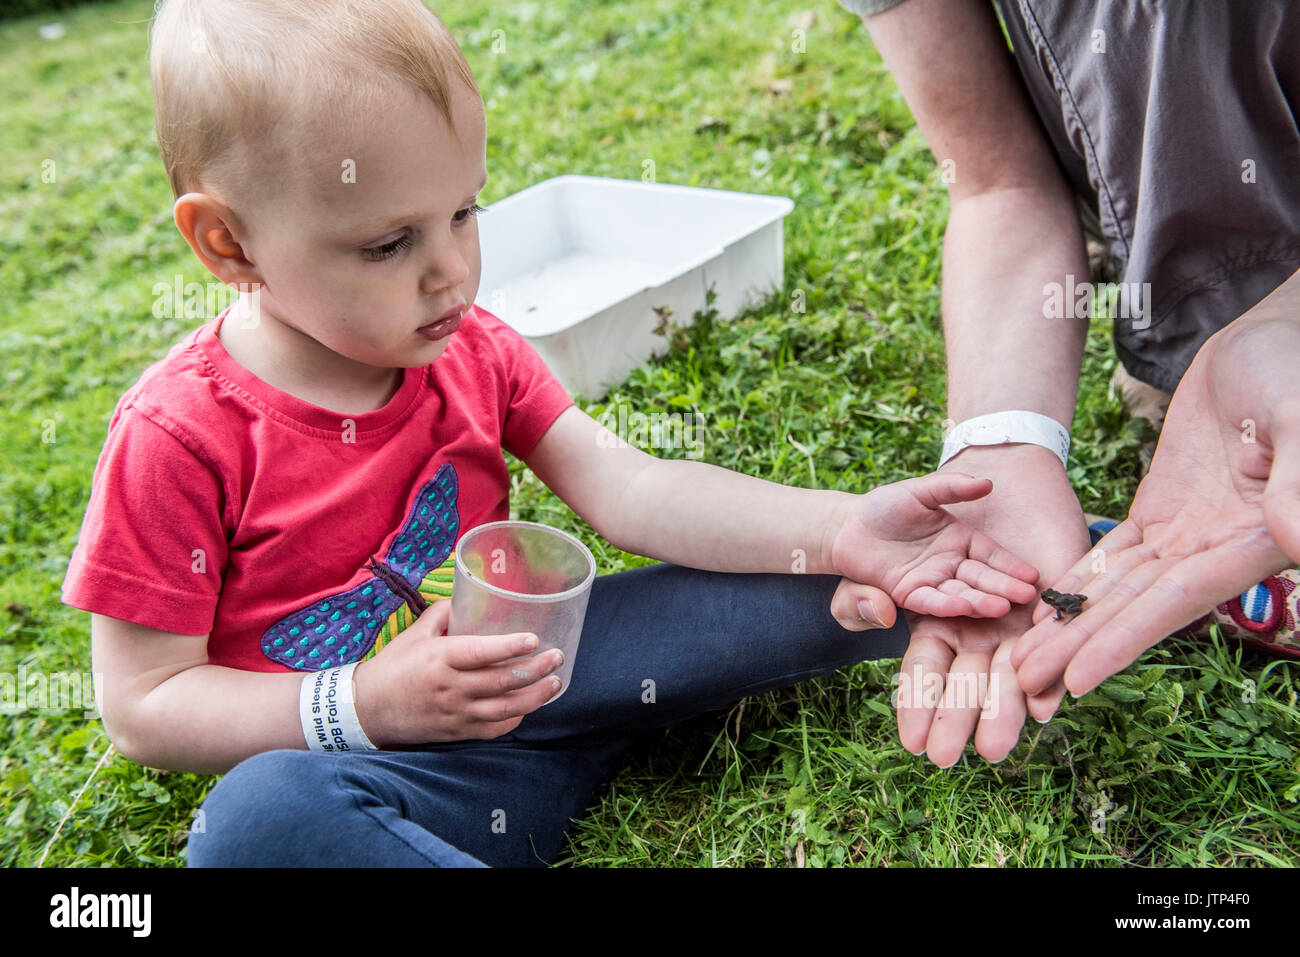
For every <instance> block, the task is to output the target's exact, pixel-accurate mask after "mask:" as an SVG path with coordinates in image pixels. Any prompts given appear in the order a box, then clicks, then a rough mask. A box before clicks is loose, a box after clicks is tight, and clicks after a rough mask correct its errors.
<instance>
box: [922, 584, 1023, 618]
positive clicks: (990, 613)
mask: <svg viewBox="0 0 1300 957" xmlns="http://www.w3.org/2000/svg"><path fill="white" fill-rule="evenodd" d="M939 591H941V592H943V593H944V594H945V595H951V596H953V597H954V598H960V599H962V600H963V601H965V602H966V603H967V604H969V605H970V607H971V610H970V611H969V612H967V613H966V615H967V617H969V618H1001V617H1002V616H1003V615H1005V614H1006V613H1007V612H1009V611H1010V610H1011V602H1009V601H1008V600H1007V599H1005V598H1003V597H1001V596H999V595H990V594H989V593H988V592H984V591H980V590H979V589H978V588H972V587H971V586H970V585H968V584H966V583H965V582H963V581H959V580H958V579H956V578H950V579H948V581H946V582H942V583H941V584H940V585H939Z"/></svg>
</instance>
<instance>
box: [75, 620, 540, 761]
mask: <svg viewBox="0 0 1300 957" xmlns="http://www.w3.org/2000/svg"><path fill="white" fill-rule="evenodd" d="M450 606H451V603H450V602H446V601H439V602H435V603H434V604H433V605H431V606H430V607H429V608H428V609H427V610H426V611H425V613H424V614H423V615H421V616H420V618H419V619H418V620H417V621H415V622H414V623H413V624H412V625H411V626H410V627H409V628H407V629H406V630H405V631H403V632H402V633H401V634H399V635H398V636H397V637H396V638H394V639H393V640H392V641H391V642H390V643H389V644H388V645H387V646H385V648H384V650H383V652H382V653H381V654H378V655H376V656H375V657H374V658H372V659H370V660H369V661H365V662H363V663H362V664H361V665H360V666H358V667H357V669H356V671H355V672H354V673H353V681H354V683H355V686H356V708H357V717H358V719H359V720H360V722H361V727H362V729H363V730H364V731H365V732H366V736H367V737H368V738H370V740H371V741H372V742H373V743H374V744H375V745H376V746H378V747H381V748H383V747H385V746H394V747H400V746H401V745H404V744H420V743H424V742H431V741H460V740H466V739H471V738H494V737H497V736H499V735H502V734H505V733H506V732H508V731H511V730H513V729H514V728H515V726H517V725H518V724H519V722H520V721H521V720H522V717H523V715H525V714H528V713H529V712H531V711H534V710H536V709H537V708H540V707H541V706H542V705H543V704H545V703H546V702H547V701H549V700H550V699H551V698H552V697H553V696H554V695H555V694H556V692H557V691H558V690H559V689H558V687H557V685H558V680H559V679H549V678H547V677H546V676H547V675H549V674H550V673H551V672H552V671H554V670H555V669H556V668H557V667H559V661H562V660H563V659H558V660H557V656H558V652H554V651H548V652H544V653H542V654H540V655H534V656H533V657H531V658H522V659H519V660H515V661H511V662H510V664H509V665H508V666H507V665H505V664H503V663H502V662H504V661H505V660H506V659H510V658H514V657H515V656H517V655H525V654H528V652H529V651H531V650H532V649H533V648H535V647H536V638H535V637H533V636H523V635H501V636H491V637H488V636H483V637H477V636H465V635H457V636H455V637H453V638H444V637H439V636H440V635H441V634H442V632H443V631H444V630H445V629H446V625H447V618H448V616H449V614H450ZM528 637H531V638H532V641H531V645H530V644H529V642H528V640H527V638H528ZM207 640H208V639H207V636H206V635H178V634H171V633H169V632H164V631H158V630H155V629H153V628H145V627H143V626H141V625H136V624H132V623H131V622H126V621H121V620H119V619H117V618H108V617H105V616H103V615H93V616H92V619H91V657H92V661H93V664H92V666H91V667H92V670H94V671H95V672H98V673H100V674H101V675H102V676H103V680H102V681H101V682H100V686H99V698H100V700H99V701H98V702H97V704H98V706H99V710H100V715H101V717H102V718H103V721H104V729H105V731H107V732H108V736H109V739H110V740H111V741H112V742H113V744H114V746H115V747H116V748H117V750H119V751H120V752H122V754H124V755H125V756H126V757H128V758H130V759H131V760H132V761H135V762H137V763H138V764H144V765H148V766H150V767H155V768H166V769H169V770H177V771H191V772H195V773H199V774H220V773H224V772H225V771H228V770H230V769H231V768H232V767H234V766H235V765H236V764H238V763H239V762H240V761H242V760H244V759H245V758H247V757H250V756H252V755H254V754H258V753H260V752H262V751H270V750H274V749H276V748H296V749H298V750H306V748H307V743H306V741H305V740H304V738H303V733H302V722H301V719H300V717H299V714H298V693H299V689H300V688H301V686H302V681H303V675H302V674H263V673H258V672H252V671H239V670H237V669H234V668H226V667H222V666H220V665H212V664H208V662H207Z"/></svg>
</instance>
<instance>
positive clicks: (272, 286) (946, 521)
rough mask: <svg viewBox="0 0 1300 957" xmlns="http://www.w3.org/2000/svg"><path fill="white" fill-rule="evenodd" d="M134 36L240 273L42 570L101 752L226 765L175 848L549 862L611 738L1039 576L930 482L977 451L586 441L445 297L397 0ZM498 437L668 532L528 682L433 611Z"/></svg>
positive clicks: (290, 8)
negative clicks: (916, 474) (847, 454)
mask: <svg viewBox="0 0 1300 957" xmlns="http://www.w3.org/2000/svg"><path fill="white" fill-rule="evenodd" d="M151 65H152V74H153V83H154V93H155V99H156V118H157V130H158V142H159V147H160V149H161V152H162V156H163V160H164V164H165V166H166V170H167V174H168V176H169V178H170V180H171V185H172V189H173V192H174V194H175V196H176V202H175V206H174V217H175V221H176V225H177V227H178V228H179V230H180V232H181V234H182V235H183V236H184V237H185V240H186V241H187V242H188V243H189V245H190V247H191V248H192V249H193V251H194V253H195V255H196V256H197V257H198V258H199V260H200V261H201V262H202V263H203V265H204V266H205V267H206V268H207V269H208V270H209V271H211V273H212V274H213V275H214V276H216V277H217V278H218V279H220V280H221V281H222V282H224V283H227V284H229V285H231V286H234V287H238V288H240V289H242V290H248V291H249V294H246V295H241V297H240V298H239V299H238V300H237V301H236V302H235V304H234V305H232V306H231V307H230V308H229V309H228V310H226V311H224V312H223V313H222V314H221V315H220V316H219V317H217V318H216V319H214V320H212V321H211V322H208V323H207V324H205V325H203V326H201V327H200V328H198V329H195V330H194V331H192V332H190V333H189V334H188V335H187V336H186V337H185V338H184V340H183V341H182V342H180V343H178V344H177V345H176V346H174V347H173V348H172V349H171V351H170V352H169V353H168V354H167V356H166V357H165V358H164V359H162V360H161V361H160V362H158V363H157V364H155V365H154V366H152V367H150V368H149V369H148V370H146V371H145V372H144V373H143V375H142V376H141V377H140V379H139V381H138V382H137V383H136V384H135V385H134V386H133V387H132V388H131V389H130V390H129V391H128V392H127V393H126V394H125V395H124V396H123V397H122V399H121V400H120V401H119V403H118V405H117V408H116V410H115V412H114V414H113V417H112V420H111V423H110V425H109V429H108V437H107V440H106V442H105V445H104V449H103V451H102V453H101V455H100V458H99V461H98V464H97V466H96V469H95V474H94V480H93V485H92V492H91V497H90V503H89V507H88V509H87V512H86V516H85V519H84V521H83V525H82V531H81V537H80V540H79V542H78V544H77V548H76V550H75V552H74V555H73V557H72V561H71V564H70V567H69V569H68V573H67V578H66V581H65V583H64V592H63V597H64V601H65V602H67V603H68V604H70V605H73V606H75V607H77V608H81V609H85V610H87V611H89V612H91V613H92V615H91V637H92V655H93V667H94V670H95V671H98V672H101V673H102V675H103V684H102V700H101V701H100V710H101V714H102V716H103V720H104V725H105V729H106V730H107V732H108V734H109V736H110V738H111V739H112V741H113V742H114V744H115V745H116V747H117V748H118V749H119V750H120V751H121V752H122V753H123V754H124V755H126V756H127V757H128V758H130V759H131V760H134V761H137V762H139V763H141V764H145V765H149V766H153V767H157V768H170V769H179V770H187V771H194V772H202V773H224V774H225V776H224V777H223V778H222V779H221V781H220V782H219V783H218V784H217V786H216V787H215V788H214V789H213V790H212V792H211V793H210V794H209V796H208V797H207V799H206V801H205V802H204V805H203V809H204V830H203V832H202V833H194V834H192V835H191V838H190V843H189V848H188V860H189V863H190V865H191V866H212V865H250V864H251V865H339V864H345V865H414V866H429V865H469V866H476V865H481V864H490V865H529V864H540V863H548V862H551V861H553V860H555V859H556V858H557V857H558V856H559V854H560V853H561V851H562V850H563V844H564V836H565V832H566V829H567V827H568V826H569V824H570V821H571V819H572V818H574V817H576V816H578V815H580V814H581V813H582V812H583V811H584V809H585V808H586V806H587V803H588V801H589V799H590V797H591V794H592V792H593V790H594V789H595V788H596V787H597V785H598V784H599V783H600V782H601V781H602V780H604V779H606V778H607V777H608V776H610V775H611V774H612V773H613V772H614V771H615V770H616V769H617V766H618V764H617V763H618V760H619V757H620V755H621V754H622V753H623V752H624V751H625V750H626V749H627V748H628V746H629V745H630V743H631V742H632V741H633V739H634V738H635V737H636V736H638V735H641V734H644V733H646V732H647V731H650V730H652V729H655V728H660V727H663V726H665V725H667V724H670V723H673V722H677V721H680V720H682V719H685V718H688V717H690V716H692V715H696V714H700V713H703V712H706V711H709V710H712V709H716V708H721V707H724V706H726V705H728V704H730V703H732V702H734V701H736V700H737V699H739V698H741V697H744V696H746V695H752V694H757V693H760V692H763V691H767V690H770V689H773V688H777V687H781V686H784V685H789V684H792V683H794V682H797V681H799V680H801V679H804V678H807V677H810V676H813V675H817V674H822V673H825V672H828V671H830V670H833V669H835V668H838V667H841V666H845V665H848V664H851V663H854V662H857V661H861V660H863V659H867V658H873V657H896V656H898V655H900V654H901V653H902V651H903V649H904V647H905V645H906V639H907V633H906V628H905V627H904V625H903V622H902V621H901V620H899V616H898V608H905V609H910V610H913V611H916V612H920V613H923V614H930V615H945V616H954V615H970V616H977V617H979V616H990V617H991V616H998V615H1002V614H1005V613H1006V612H1007V611H1008V610H1009V609H1010V607H1011V603H1012V602H1027V601H1031V600H1033V599H1034V598H1035V597H1036V592H1035V589H1034V587H1033V585H1032V582H1033V581H1034V580H1035V579H1036V572H1035V570H1034V569H1033V568H1032V567H1031V566H1029V565H1027V564H1026V563H1025V562H1023V561H1020V560H1019V559H1017V558H1015V557H1014V556H1012V555H1010V554H1009V553H1007V552H1006V551H1005V550H1003V549H1001V548H999V547H998V546H997V545H996V544H995V543H993V542H992V541H990V540H989V539H987V538H985V537H984V536H982V535H980V534H979V533H977V532H975V531H973V530H972V529H970V528H969V527H967V526H965V525H963V524H961V523H960V522H958V521H956V520H955V519H954V518H953V517H952V516H951V515H950V514H949V513H948V512H947V511H945V510H944V508H943V506H944V505H946V504H952V503H955V502H960V501H970V500H973V499H978V498H980V497H982V496H984V495H986V494H987V493H988V491H989V489H990V487H991V483H989V482H987V481H986V480H981V479H974V478H971V477H969V476H963V475H960V474H954V473H945V474H942V475H930V476H926V477H924V478H917V479H911V480H908V481H905V482H899V483H896V484H893V485H888V486H884V487H882V488H879V489H876V490H874V491H872V492H870V493H868V494H866V495H850V494H846V493H841V492H832V491H813V490H806V489H797V488H788V487H784V486H781V485H776V484H773V483H770V482H766V481H762V480H759V479H755V478H750V477H746V476H743V475H739V474H736V473H733V472H730V471H727V470H724V469H721V468H717V467H714V466H711V465H708V464H705V463H702V462H692V461H666V460H659V459H656V458H654V457H652V456H650V455H648V454H646V453H644V452H642V451H640V450H638V449H635V448H632V447H629V446H627V445H625V444H620V443H618V442H617V441H611V439H612V436H609V435H608V434H606V433H604V432H603V430H602V427H601V426H600V425H599V424H598V423H596V422H595V421H594V420H593V419H591V418H590V417H589V416H587V415H586V414H584V413H583V412H582V411H581V410H580V409H578V408H577V407H576V406H575V405H574V403H573V402H572V400H571V399H570V398H569V397H568V395H566V393H565V391H564V389H563V388H562V387H561V386H560V384H559V383H558V381H557V380H556V379H555V378H554V377H553V376H552V374H551V373H550V372H549V371H548V370H547V368H546V367H545V365H544V364H543V363H542V362H541V361H540V359H539V358H538V356H537V355H536V353H535V352H534V351H533V350H532V348H531V347H530V346H529V345H528V344H527V342H526V341H525V340H524V339H523V338H522V337H520V336H519V335H518V334H517V333H515V332H514V331H513V330H511V329H510V328H509V327H508V326H506V325H505V324H503V323H502V322H501V321H500V320H498V319H497V318H495V317H494V316H492V315H491V314H490V313H488V312H487V311H485V310H483V309H482V308H480V307H477V306H475V305H473V303H474V300H475V296H476V294H477V290H478V281H479V246H478V233H477V227H476V216H477V215H478V213H479V212H480V209H479V207H478V206H477V198H478V195H479V193H480V191H481V190H482V189H483V187H484V184H485V183H486V181H487V169H486V162H485V142H486V139H485V126H484V110H483V105H482V101H481V98H480V96H479V94H478V91H477V88H476V86H475V83H474V79H473V77H472V76H471V74H470V71H469V68H468V66H467V64H466V62H465V60H464V58H463V56H462V55H461V53H460V51H459V49H458V48H457V46H456V44H455V42H454V41H453V40H452V38H451V36H450V35H449V33H448V31H447V30H446V29H445V27H444V26H443V25H442V24H441V22H440V21H439V20H438V19H437V18H436V17H435V16H434V15H433V14H432V13H430V12H429V11H428V10H427V9H426V8H425V7H424V6H422V5H421V3H420V2H419V0H366V2H361V0H352V2H345V0H331V2H322V0H313V2H306V0H240V2H234V0H167V2H165V3H163V4H162V5H161V6H160V8H159V10H158V12H157V16H156V19H155V22H154V25H153V32H152V38H151ZM503 448H504V449H506V450H508V451H510V452H511V453H513V454H514V455H516V456H518V457H519V458H520V459H522V460H523V461H524V462H525V463H526V464H527V466H528V467H529V468H530V469H532V470H533V472H534V473H535V474H536V475H537V476H538V477H539V478H540V479H541V480H542V481H543V482H544V483H545V484H546V485H547V486H549V487H550V488H551V489H552V490H553V491H554V492H555V493H556V495H558V496H559V497H560V498H561V499H563V500H564V501H565V502H566V503H567V504H568V505H569V506H571V507H572V508H573V510H574V511H575V512H576V513H577V514H578V515H580V516H581V517H582V518H583V519H584V520H586V521H587V522H588V523H589V524H590V525H591V527H592V528H593V529H595V531H596V532H597V533H598V534H600V535H601V536H603V537H604V538H606V539H607V540H608V541H610V542H611V543H613V544H615V545H617V546H618V547H620V548H623V549H626V550H627V551H630V552H635V553H638V554H641V555H646V556H649V557H652V558H655V559H659V560H661V561H662V562H664V563H663V564H658V565H654V566H650V567H647V568H642V569H637V570H634V571H630V572H625V573H621V574H614V575H608V576H604V577H598V578H597V579H596V581H595V583H594V585H593V587H592V592H591V598H590V603H589V605H588V609H587V617H586V622H585V626H584V630H583V633H582V638H581V644H580V654H579V655H578V658H577V659H576V661H575V662H574V664H575V669H574V671H573V676H572V687H571V688H570V689H568V690H566V693H565V694H564V695H563V697H561V698H559V699H558V700H556V701H554V703H553V704H551V705H549V706H547V707H542V706H543V705H546V704H547V702H548V701H550V700H551V699H552V698H553V697H554V696H555V695H556V693H557V692H558V691H559V690H560V687H559V680H558V678H556V677H555V676H554V672H555V671H556V670H557V669H558V668H559V666H560V665H561V663H562V658H561V655H560V653H559V652H558V651H554V650H546V651H540V652H539V651H537V648H538V640H537V637H536V636H535V635H524V634H517V635H505V636H446V635H444V634H443V633H444V631H445V630H446V625H447V620H448V611H447V609H448V607H449V603H448V602H446V601H442V600H440V598H441V597H443V596H445V595H446V594H447V590H446V587H445V586H446V581H447V575H446V569H447V567H448V563H449V562H450V561H451V557H452V555H453V553H454V548H455V544H456V542H457V540H458V539H459V537H460V536H461V535H463V534H464V533H465V532H466V531H468V530H469V529H471V528H473V527H475V526H477V525H479V524H482V523H484V522H491V521H497V520H501V519H505V518H507V517H508V515H509V510H508V492H509V482H508V476H507V470H506V465H505V462H504V459H503V457H502V451H501V450H502V449H503ZM799 571H802V572H804V573H803V574H794V573H792V572H799ZM838 576H842V579H839V578H838ZM837 580H838V582H839V583H838V587H837ZM430 601H431V603H429V604H427V607H426V603H427V602H430ZM871 629H874V630H871ZM521 656H522V657H521ZM650 682H652V684H650ZM648 688H652V689H653V692H652V693H647V689H648ZM314 696H315V697H314ZM322 700H325V701H329V702H331V703H332V707H331V708H330V709H329V713H330V715H331V718H332V721H331V733H330V734H329V735H316V734H313V733H311V728H312V723H311V722H312V717H311V716H312V714H313V713H314V714H315V715H317V716H319V715H320V714H321V713H322V712H321V701H322ZM313 708H315V709H316V710H315V711H314V712H313V710H312V709H313ZM225 772H229V773H225Z"/></svg>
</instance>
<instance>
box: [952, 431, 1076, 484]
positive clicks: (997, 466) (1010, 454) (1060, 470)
mask: <svg viewBox="0 0 1300 957" xmlns="http://www.w3.org/2000/svg"><path fill="white" fill-rule="evenodd" d="M1044 469H1046V470H1049V472H1050V474H1054V475H1059V476H1060V478H1061V479H1062V480H1065V466H1063V465H1062V464H1061V459H1060V458H1059V457H1058V456H1057V454H1056V453H1055V452H1053V451H1051V450H1050V449H1045V448H1043V447H1042V446H1041V445H1034V444H1033V443H1030V442H1003V443H1001V444H999V445H968V446H967V447H966V448H964V449H962V450H961V451H960V452H958V453H957V454H956V455H954V456H953V457H952V458H950V459H948V461H946V462H944V463H943V465H941V466H939V468H937V469H935V471H936V472H946V471H956V472H965V473H967V474H969V475H974V476H975V477H976V478H987V477H990V475H989V473H994V472H996V473H1006V472H1012V473H1015V474H1021V473H1026V472H1028V471H1030V470H1033V471H1034V472H1035V473H1036V474H1041V470H1044ZM1053 469H1054V470H1055V471H1054V472H1051V470H1053ZM993 491H994V494H996V493H997V488H996V487H995V488H994V490H993Z"/></svg>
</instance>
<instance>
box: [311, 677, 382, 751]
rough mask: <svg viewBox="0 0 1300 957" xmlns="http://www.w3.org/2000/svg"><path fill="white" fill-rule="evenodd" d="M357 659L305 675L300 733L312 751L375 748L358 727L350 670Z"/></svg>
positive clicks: (359, 726) (359, 722) (369, 749)
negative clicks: (350, 662)
mask: <svg viewBox="0 0 1300 957" xmlns="http://www.w3.org/2000/svg"><path fill="white" fill-rule="evenodd" d="M358 664H360V662H356V661H354V662H353V663H352V664H350V665H344V666H343V667H341V668H330V669H328V670H326V671H317V672H315V673H314V674H310V675H306V676H305V677H304V678H303V679H302V690H301V691H300V692H299V694H298V711H299V714H300V715H301V717H302V736H303V737H304V738H306V739H307V747H308V748H310V749H311V750H313V751H328V752H330V753H332V754H337V753H340V752H343V751H378V750H379V749H378V748H377V747H375V746H374V744H372V743H371V741H370V739H369V738H368V737H366V733H365V732H364V731H362V730H361V721H360V720H358V718H357V707H356V699H355V697H354V694H353V687H352V672H353V671H354V670H355V669H356V667H357V665H358Z"/></svg>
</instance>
